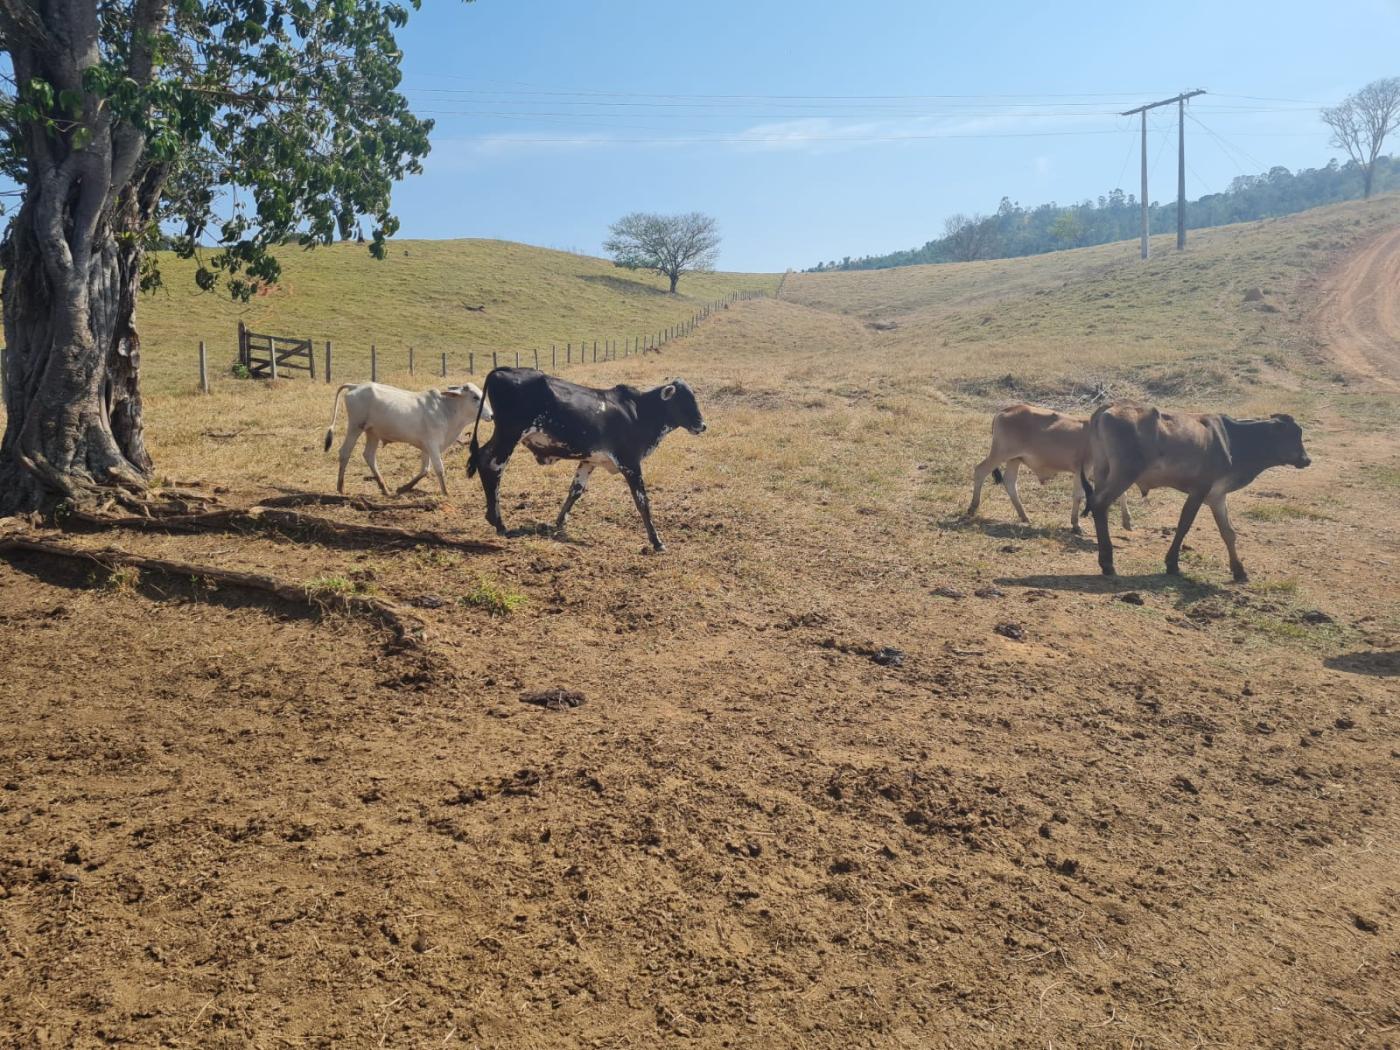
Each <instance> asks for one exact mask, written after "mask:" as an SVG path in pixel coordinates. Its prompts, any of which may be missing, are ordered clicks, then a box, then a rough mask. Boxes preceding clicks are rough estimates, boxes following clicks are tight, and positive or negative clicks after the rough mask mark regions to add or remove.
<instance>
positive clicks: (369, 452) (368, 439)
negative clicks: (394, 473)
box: [364, 430, 389, 496]
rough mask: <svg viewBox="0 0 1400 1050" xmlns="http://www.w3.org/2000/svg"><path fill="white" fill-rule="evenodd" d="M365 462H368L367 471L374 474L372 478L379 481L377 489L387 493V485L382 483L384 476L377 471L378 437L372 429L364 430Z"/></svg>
mask: <svg viewBox="0 0 1400 1050" xmlns="http://www.w3.org/2000/svg"><path fill="white" fill-rule="evenodd" d="M364 456H365V462H366V463H368V464H369V472H370V473H371V474H373V475H374V480H375V481H377V482H379V491H380V492H382V493H384V495H386V496H387V495H389V486H388V485H386V484H384V478H383V476H382V475H381V474H380V473H379V459H378V457H379V438H378V437H377V436H375V433H374V431H372V430H367V431H365V451H364Z"/></svg>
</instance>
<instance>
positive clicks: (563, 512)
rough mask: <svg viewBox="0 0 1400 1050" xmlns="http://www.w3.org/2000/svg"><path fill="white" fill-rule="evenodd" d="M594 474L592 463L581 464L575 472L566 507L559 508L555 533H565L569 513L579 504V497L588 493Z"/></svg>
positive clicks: (565, 501)
mask: <svg viewBox="0 0 1400 1050" xmlns="http://www.w3.org/2000/svg"><path fill="white" fill-rule="evenodd" d="M592 473H593V464H592V463H580V464H579V465H578V470H576V471H574V481H573V484H571V485H570V486H569V495H568V496H567V497H566V498H565V500H564V505H563V506H562V507H560V508H559V517H558V518H557V519H555V522H554V531H555V532H563V531H564V527H565V526H566V525H568V523H569V511H571V510H573V509H574V504H575V503H577V502H578V499H579V497H580V496H582V495H583V494H584V493H585V492H587V491H588V478H589V476H590V475H591V474H592Z"/></svg>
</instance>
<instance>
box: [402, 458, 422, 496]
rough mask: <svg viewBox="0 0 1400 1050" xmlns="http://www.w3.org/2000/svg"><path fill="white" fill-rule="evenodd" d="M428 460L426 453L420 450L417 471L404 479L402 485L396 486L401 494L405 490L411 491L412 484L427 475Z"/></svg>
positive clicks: (415, 483)
mask: <svg viewBox="0 0 1400 1050" xmlns="http://www.w3.org/2000/svg"><path fill="white" fill-rule="evenodd" d="M428 462H429V461H428V453H427V452H424V451H422V450H420V458H419V460H418V473H417V474H415V475H413V477H411V478H409V479H408V480H407V481H405V482H404V483H403V484H402V485H400V486H399V487H398V489H397V491H398V492H399V494H400V495H402V494H403V493H405V492H410V491H412V489H413V486H415V485H417V484H418V483H419V482H420V481H422V480H423V479H424V478H425V477H427V476H428Z"/></svg>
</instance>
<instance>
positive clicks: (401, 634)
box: [0, 535, 424, 646]
mask: <svg viewBox="0 0 1400 1050" xmlns="http://www.w3.org/2000/svg"><path fill="white" fill-rule="evenodd" d="M10 551H31V552H34V553H38V554H47V555H51V556H52V557H56V558H69V559H72V560H75V561H82V562H91V563H93V564H95V565H99V566H101V567H102V568H104V569H107V570H108V571H111V570H112V569H115V568H117V567H124V566H129V567H131V568H134V569H139V570H140V571H142V572H154V573H160V574H162V575H165V576H171V577H176V578H178V579H180V580H181V581H183V582H186V583H188V582H190V581H192V580H193V581H201V582H203V581H207V582H209V583H215V584H219V585H222V586H225V587H239V588H242V589H244V590H250V591H261V592H264V593H266V594H271V595H274V596H276V597H277V598H280V599H282V600H283V601H285V602H290V603H292V604H294V605H302V606H306V607H308V608H311V609H315V610H317V611H319V612H324V611H326V610H331V609H334V610H338V611H341V612H345V613H349V614H351V615H353V616H361V617H366V618H368V619H373V620H378V621H379V622H380V623H382V624H384V625H385V626H386V627H388V628H389V629H390V630H391V631H393V633H394V638H395V640H396V641H397V642H399V643H400V644H402V645H410V646H416V645H418V644H419V643H420V642H421V641H422V640H423V630H424V627H423V624H422V622H421V621H419V620H417V619H415V618H413V617H411V616H408V615H407V614H405V613H404V612H403V611H401V610H400V609H399V608H398V607H397V606H394V605H392V604H390V603H389V602H386V601H383V600H381V599H379V598H371V597H367V596H365V595H361V594H340V593H338V592H335V591H324V590H319V589H316V588H312V587H307V586H305V585H303V584H299V583H289V582H287V581H285V580H279V579H277V578H275V577H272V576H260V575H257V574H255V573H250V572H236V571H234V570H232V569H216V568H213V567H212V566H208V565H195V564H192V563H190V562H180V561H168V560H166V559H164V558H147V557H143V556H142V555H139V554H132V553H130V552H129V551H124V550H120V549H119V548H116V547H103V548H101V549H99V550H87V549H84V548H82V547H70V546H68V545H67V544H64V543H56V542H54V541H53V540H44V539H38V538H36V537H32V536H14V535H10V536H5V537H3V538H0V554H4V553H7V552H10Z"/></svg>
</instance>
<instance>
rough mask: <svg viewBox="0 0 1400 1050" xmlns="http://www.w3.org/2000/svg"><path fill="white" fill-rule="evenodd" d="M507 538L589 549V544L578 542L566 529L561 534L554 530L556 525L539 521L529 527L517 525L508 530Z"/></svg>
mask: <svg viewBox="0 0 1400 1050" xmlns="http://www.w3.org/2000/svg"><path fill="white" fill-rule="evenodd" d="M505 537H506V539H508V540H521V539H527V538H528V539H537V540H553V541H554V542H555V543H563V544H566V545H568V546H570V547H587V546H589V544H587V543H585V542H584V541H583V540H576V539H574V538H573V537H572V536H571V535H569V532H568V530H567V529H566V530H565V531H563V532H559V531H557V530H556V529H555V528H554V524H553V523H552V522H548V521H537V522H533V523H532V524H529V525H517V526H516V527H515V528H513V529H506V532H505Z"/></svg>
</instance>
